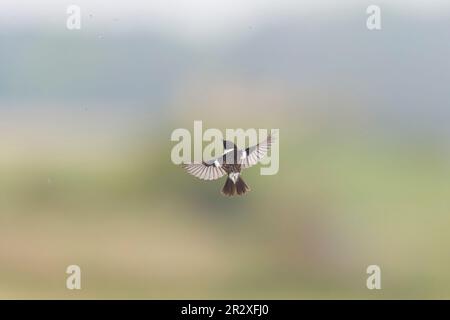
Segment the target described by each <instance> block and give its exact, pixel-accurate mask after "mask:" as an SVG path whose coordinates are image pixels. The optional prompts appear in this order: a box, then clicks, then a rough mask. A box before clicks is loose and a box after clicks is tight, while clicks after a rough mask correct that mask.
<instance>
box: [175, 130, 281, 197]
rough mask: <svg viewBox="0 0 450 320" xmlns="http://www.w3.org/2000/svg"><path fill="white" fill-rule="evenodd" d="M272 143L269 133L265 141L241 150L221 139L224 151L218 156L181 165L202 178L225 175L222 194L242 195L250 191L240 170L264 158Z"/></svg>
mask: <svg viewBox="0 0 450 320" xmlns="http://www.w3.org/2000/svg"><path fill="white" fill-rule="evenodd" d="M272 143H273V137H272V136H271V135H269V136H268V137H267V139H266V140H265V141H263V142H261V143H258V144H257V145H255V146H253V147H249V148H246V149H245V150H241V149H238V148H237V147H236V145H235V144H234V143H232V142H231V141H227V140H223V148H224V152H223V155H222V156H220V157H219V158H217V159H212V160H209V161H202V163H183V164H182V165H181V166H182V167H183V168H184V169H186V171H187V172H188V173H189V174H191V175H193V176H195V177H197V178H199V179H202V180H216V179H219V178H221V177H223V176H224V175H227V180H226V181H225V185H224V186H223V188H222V194H224V195H226V196H234V195H236V194H238V195H243V194H245V193H246V192H248V191H250V188H249V186H248V185H247V184H246V183H245V182H244V180H243V179H242V177H241V171H242V170H243V169H247V168H250V167H251V166H254V165H255V164H257V163H258V162H259V160H261V159H262V158H264V157H265V156H266V155H267V152H268V151H269V149H270V147H271V145H272Z"/></svg>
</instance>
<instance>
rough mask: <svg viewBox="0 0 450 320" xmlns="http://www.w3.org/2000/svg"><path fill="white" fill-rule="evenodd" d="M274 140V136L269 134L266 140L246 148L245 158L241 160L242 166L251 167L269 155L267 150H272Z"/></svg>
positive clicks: (244, 167)
mask: <svg viewBox="0 0 450 320" xmlns="http://www.w3.org/2000/svg"><path fill="white" fill-rule="evenodd" d="M273 142H274V137H273V136H272V135H269V136H268V137H267V139H266V140H265V141H263V142H261V143H258V144H257V145H255V146H253V147H249V148H247V149H245V158H244V159H242V160H241V166H242V168H243V169H246V168H250V167H251V166H254V165H255V164H257V163H258V162H259V160H261V159H262V158H264V157H265V156H266V155H267V152H268V151H269V150H270V147H271V145H272V143H273Z"/></svg>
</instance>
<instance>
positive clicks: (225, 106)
mask: <svg viewBox="0 0 450 320" xmlns="http://www.w3.org/2000/svg"><path fill="white" fill-rule="evenodd" d="M169 2H170V1H169ZM69 4H71V3H66V2H64V1H61V2H59V1H58V2H57V1H49V0H45V1H43V3H42V4H41V5H39V6H38V5H37V4H34V3H33V2H32V1H21V2H20V3H18V2H16V1H9V0H7V1H6V2H5V3H4V4H2V5H1V6H2V9H3V10H1V13H0V17H1V19H0V298H8V299H11V298H26V299H28V298H44V299H46V298H62V299H80V298H87V299H93V298H137V299H147V298H149V299H166V298H171V299H200V298H209V299H241V298H247V299H249V298H252V299H313V298H324V299H335V298H340V299H355V298H371V299H372V298H373V299H379V298H385V299H394V298H438V299H440V298H450V294H449V292H450V274H449V272H448V270H449V267H450V250H449V243H450V235H449V232H448V230H449V228H450V215H449V213H450V200H449V199H450V161H449V160H450V151H449V150H450V149H449V146H450V144H449V138H450V130H449V125H448V121H449V118H450V108H449V98H450V94H449V91H448V84H449V83H450V63H449V58H448V57H449V56H450V43H449V42H448V41H447V40H448V30H450V29H449V27H450V22H449V21H450V19H449V16H450V11H449V10H448V5H447V4H446V3H444V2H440V1H436V2H434V4H425V3H424V2H421V1H409V2H406V1H398V2H397V5H393V4H389V3H388V2H386V1H382V2H381V3H380V5H381V7H382V19H383V20H382V23H383V24H382V30H380V31H368V30H367V29H366V24H365V23H366V18H367V14H366V13H365V10H366V8H367V6H368V5H370V4H371V3H370V2H366V1H350V0H346V1H343V2H342V5H340V6H337V5H336V4H333V2H330V1H315V2H313V1H298V2H290V1H279V2H278V1H261V2H257V1H249V2H246V3H245V4H241V3H235V2H230V3H228V2H224V1H223V2H220V1H219V2H217V3H215V4H211V3H210V2H206V1H201V0H195V1H190V2H187V4H186V3H185V4H184V5H180V6H177V5H178V4H180V3H177V2H176V1H175V2H174V1H171V2H170V3H169V4H165V3H163V2H160V1H156V2H155V3H153V2H152V3H150V4H143V3H141V2H137V1H127V2H126V3H121V4H119V3H115V4H111V5H109V6H108V7H106V6H105V3H104V2H103V3H102V2H101V1H92V2H88V1H79V5H80V7H81V9H82V28H81V30H76V31H69V30H67V29H66V27H65V20H66V18H67V14H66V13H65V10H66V7H67V5H69ZM194 120H203V125H204V128H205V129H206V128H220V129H225V128H266V129H271V128H279V129H280V171H279V173H278V174H277V175H274V176H261V175H259V168H258V167H253V168H251V169H249V170H247V171H246V172H244V178H245V181H246V182H247V183H248V184H249V185H250V187H251V188H252V191H251V192H250V193H249V194H247V195H245V196H244V197H234V198H226V197H223V196H222V195H221V194H220V189H221V188H222V185H223V183H224V180H223V179H221V180H219V181H213V182H203V181H200V180H197V179H195V178H193V177H192V176H189V175H187V174H186V173H185V172H184V171H183V170H182V169H181V168H179V167H177V166H175V165H174V164H172V162H171V160H170V151H171V149H172V147H173V146H174V145H175V143H173V142H171V141H170V134H171V132H172V130H174V129H176V128H187V129H189V130H191V131H192V130H193V121H194ZM71 264H76V265H79V266H80V267H81V271H82V280H81V285H82V289H81V290H79V291H77V290H74V291H70V290H67V289H66V287H65V284H66V277H67V276H68V275H66V273H65V270H66V268H67V266H69V265H71ZM371 264H376V265H379V266H380V267H381V271H382V278H381V279H382V289H381V290H368V289H367V288H366V279H367V277H368V275H367V274H366V268H367V266H369V265H371Z"/></svg>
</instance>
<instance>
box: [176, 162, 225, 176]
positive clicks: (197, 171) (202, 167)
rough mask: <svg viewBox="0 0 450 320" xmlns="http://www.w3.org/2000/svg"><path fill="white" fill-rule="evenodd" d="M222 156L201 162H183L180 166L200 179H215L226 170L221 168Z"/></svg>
mask: <svg viewBox="0 0 450 320" xmlns="http://www.w3.org/2000/svg"><path fill="white" fill-rule="evenodd" d="M222 163H223V161H222V157H220V158H218V159H213V160H210V161H203V162H202V163H183V164H182V165H181V166H182V168H184V169H186V171H187V172H188V173H189V174H191V175H193V176H194V177H197V178H199V179H202V180H216V179H219V178H220V177H223V176H224V175H225V174H226V171H225V170H224V169H223V168H222Z"/></svg>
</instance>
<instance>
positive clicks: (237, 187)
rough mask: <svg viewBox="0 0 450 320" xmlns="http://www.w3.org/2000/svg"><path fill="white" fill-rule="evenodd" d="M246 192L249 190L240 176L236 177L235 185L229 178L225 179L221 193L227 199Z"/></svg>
mask: <svg viewBox="0 0 450 320" xmlns="http://www.w3.org/2000/svg"><path fill="white" fill-rule="evenodd" d="M247 191H250V188H249V186H248V185H247V184H246V183H245V182H244V180H243V179H242V178H241V177H240V176H239V177H238V179H237V181H236V183H234V182H233V180H231V179H230V178H227V181H225V185H224V186H223V189H222V193H223V194H224V195H226V196H229V197H231V196H234V195H235V194H238V195H243V194H245V193H246V192H247Z"/></svg>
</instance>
